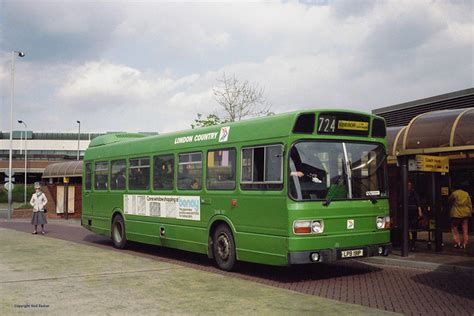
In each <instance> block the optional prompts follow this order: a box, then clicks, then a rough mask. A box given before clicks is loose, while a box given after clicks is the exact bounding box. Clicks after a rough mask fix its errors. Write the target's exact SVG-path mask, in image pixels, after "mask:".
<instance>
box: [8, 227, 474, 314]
mask: <svg viewBox="0 0 474 316" xmlns="http://www.w3.org/2000/svg"><path fill="white" fill-rule="evenodd" d="M51 222H52V221H51ZM0 227H4V228H10V229H13V230H16V231H20V232H28V233H29V232H31V225H30V224H29V223H28V222H26V221H10V222H6V221H4V222H0ZM3 231H5V230H2V229H0V232H3ZM47 231H48V233H47V234H46V236H33V235H31V234H29V235H26V234H21V235H22V236H23V235H24V236H28V238H29V239H31V238H33V240H34V241H35V242H37V241H38V240H40V239H41V238H47V239H52V238H54V239H61V240H63V241H70V242H74V243H80V244H83V245H87V246H92V248H91V247H89V248H87V249H89V252H91V253H94V252H95V251H90V249H94V248H93V247H95V248H96V249H97V251H98V252H100V250H107V253H109V254H110V255H112V254H113V256H119V258H120V253H123V254H126V255H127V258H128V257H132V258H146V259H148V260H150V261H151V262H152V263H156V264H160V265H173V266H179V267H182V269H183V271H186V272H187V271H189V269H190V270H191V271H196V272H198V271H205V272H207V273H210V274H207V275H209V277H205V278H204V279H207V278H209V279H214V278H217V279H218V280H222V277H224V279H225V280H227V281H228V282H237V280H239V281H242V280H245V281H251V282H246V283H247V284H254V286H251V287H250V288H251V289H253V288H258V287H259V286H261V285H267V286H270V287H271V288H274V289H284V290H290V291H294V292H299V293H302V294H306V295H309V296H310V297H314V298H318V299H323V298H324V299H330V300H329V302H333V301H331V300H336V301H338V302H339V303H341V304H343V305H338V304H332V305H333V307H334V308H336V306H337V307H341V308H342V309H341V310H340V311H337V310H331V309H325V310H319V309H317V308H316V309H312V308H314V306H311V305H306V304H305V305H304V306H305V308H306V307H308V306H311V307H310V308H309V309H303V310H296V309H292V308H295V306H294V305H291V306H293V307H291V306H288V308H289V309H288V310H286V309H281V308H280V307H277V306H276V305H275V306H270V309H267V310H262V309H258V308H261V307H262V306H261V304H256V307H255V308H257V309H255V310H252V309H245V310H244V311H243V310H239V309H235V310H231V309H229V310H226V311H227V312H231V313H233V312H235V313H237V312H243V313H252V314H253V313H258V312H263V313H269V312H272V313H275V312H278V311H279V312H280V313H294V312H307V313H312V314H314V313H317V312H324V313H330V314H331V313H339V312H344V313H348V312H349V311H350V312H351V313H359V312H362V313H366V312H368V313H370V312H372V311H374V309H375V311H376V312H377V313H383V312H395V313H402V314H405V315H420V314H421V315H454V314H456V315H473V313H474V277H473V276H472V275H471V274H465V273H449V272H445V271H427V270H421V269H410V268H397V267H389V266H382V265H379V266H374V265H369V264H365V263H362V262H357V261H353V260H349V261H344V262H341V263H338V264H332V265H305V266H293V267H289V268H288V267H272V266H266V265H257V264H249V263H241V264H240V265H239V268H238V270H237V272H223V271H221V270H218V269H217V268H215V267H214V265H213V262H212V261H211V260H209V259H208V258H207V257H206V256H204V255H200V254H193V253H188V252H182V251H178V250H172V249H166V248H160V247H156V246H149V245H141V244H131V245H130V246H129V247H128V249H126V250H116V249H114V248H113V247H112V243H111V242H110V240H109V239H107V238H104V237H102V236H98V235H95V234H93V233H91V232H89V231H87V230H86V229H84V228H82V227H80V226H79V225H78V223H77V222H72V221H70V222H64V221H62V222H60V221H58V222H55V223H50V224H48V225H47ZM48 237H49V238H48ZM2 239H3V238H2ZM2 239H0V240H2ZM67 245H71V244H70V243H67ZM65 247H66V246H65ZM67 247H69V246H67ZM67 247H66V248H67ZM3 248H4V245H3V242H2V245H0V252H3V250H2V249H3ZM74 256H75V255H73V254H71V260H73V258H74ZM124 257H125V256H124ZM1 262H2V259H0V268H1V267H2V265H1ZM53 262H54V260H53ZM97 269H99V267H97ZM165 269H166V268H165ZM145 270H146V269H145ZM172 270H173V271H175V270H176V271H179V270H181V269H178V268H173V269H172ZM94 273H99V272H94ZM156 273H158V272H156ZM0 285H1V283H0ZM214 289H215V290H217V288H214ZM198 291H199V292H201V291H203V290H202V289H200V290H198ZM0 292H1V290H0ZM231 293H232V294H230V296H233V295H234V294H235V293H233V292H232V291H231ZM290 293H291V292H290ZM251 296H252V295H251ZM253 296H254V297H257V296H255V295H253ZM283 296H284V295H283ZM274 299H277V300H278V302H277V301H275V300H270V302H273V303H270V302H267V303H265V304H277V305H278V306H280V305H281V304H279V303H281V302H283V301H282V298H281V297H280V298H277V297H275V298H274ZM230 301H232V300H231V299H229V302H230ZM0 302H1V301H0ZM245 304H250V305H251V303H249V302H247V301H246V302H245ZM265 304H264V306H266V305H265ZM344 304H347V305H344ZM330 305H331V304H330ZM317 306H320V307H321V308H323V306H325V305H324V304H323V305H317ZM354 306H355V307H360V308H368V309H367V311H365V310H358V309H356V308H354ZM266 307H269V306H266ZM248 308H251V307H248ZM346 308H348V309H346ZM0 311H1V310H0ZM162 311H163V312H168V313H170V312H171V313H173V312H177V313H191V314H194V313H208V312H210V313H221V312H225V311H224V310H218V309H213V308H211V307H209V309H205V310H197V309H189V310H179V311H178V310H175V311H173V310H162ZM0 314H1V313H0Z"/></svg>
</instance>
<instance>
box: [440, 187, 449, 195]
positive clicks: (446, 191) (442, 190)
mask: <svg viewBox="0 0 474 316" xmlns="http://www.w3.org/2000/svg"><path fill="white" fill-rule="evenodd" d="M441 195H446V196H448V195H449V188H448V187H441Z"/></svg>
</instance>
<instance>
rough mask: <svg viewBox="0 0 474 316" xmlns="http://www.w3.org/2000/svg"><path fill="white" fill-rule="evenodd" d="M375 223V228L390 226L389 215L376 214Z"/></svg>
mask: <svg viewBox="0 0 474 316" xmlns="http://www.w3.org/2000/svg"><path fill="white" fill-rule="evenodd" d="M375 225H376V226H377V229H388V228H390V216H377V219H376V220H375Z"/></svg>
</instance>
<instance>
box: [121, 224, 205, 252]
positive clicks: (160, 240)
mask: <svg viewBox="0 0 474 316" xmlns="http://www.w3.org/2000/svg"><path fill="white" fill-rule="evenodd" d="M173 221H174V222H175V223H171V222H173ZM125 226H126V229H127V238H128V239H129V240H131V241H137V242H142V243H147V244H153V245H158V246H163V247H169V248H176V249H181V250H186V251H193V252H198V253H207V229H205V228H203V227H195V226H184V225H183V222H182V221H180V222H179V221H177V220H168V221H166V222H165V221H163V219H158V218H155V219H153V220H152V221H150V218H149V217H144V216H130V215H129V216H127V220H126V223H125ZM161 228H163V229H164V232H165V234H164V236H161V237H160V229H161Z"/></svg>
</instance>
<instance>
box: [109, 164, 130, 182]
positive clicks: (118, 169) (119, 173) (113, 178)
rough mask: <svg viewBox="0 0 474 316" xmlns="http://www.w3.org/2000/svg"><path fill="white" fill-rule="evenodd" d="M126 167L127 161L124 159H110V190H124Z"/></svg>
mask: <svg viewBox="0 0 474 316" xmlns="http://www.w3.org/2000/svg"><path fill="white" fill-rule="evenodd" d="M126 169H127V163H126V161H125V159H123V160H115V161H112V163H111V171H110V189H111V190H125V182H126V178H125V172H126Z"/></svg>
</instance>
